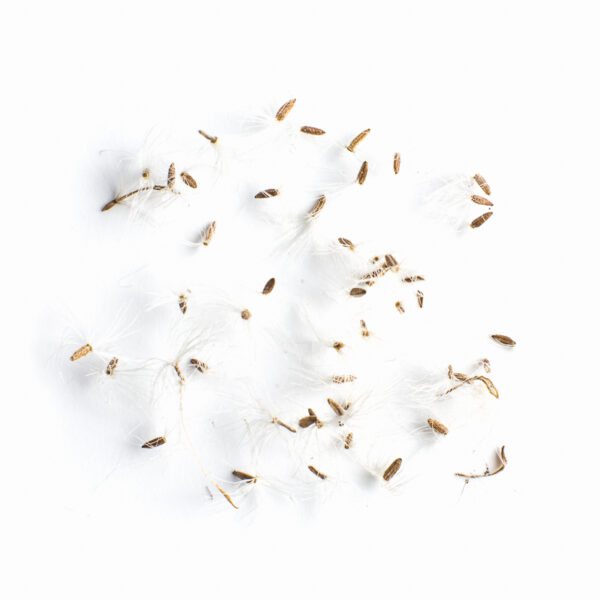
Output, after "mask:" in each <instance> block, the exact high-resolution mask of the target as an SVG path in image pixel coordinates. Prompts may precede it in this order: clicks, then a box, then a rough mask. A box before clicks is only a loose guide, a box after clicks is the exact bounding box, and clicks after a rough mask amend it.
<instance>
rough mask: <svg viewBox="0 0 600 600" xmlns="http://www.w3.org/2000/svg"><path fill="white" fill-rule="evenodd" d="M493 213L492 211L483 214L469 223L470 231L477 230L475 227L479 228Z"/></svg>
mask: <svg viewBox="0 0 600 600" xmlns="http://www.w3.org/2000/svg"><path fill="white" fill-rule="evenodd" d="M493 214H494V213H493V212H492V211H490V212H486V213H483V214H482V215H480V216H479V217H477V218H476V219H473V220H472V221H471V229H477V227H481V226H482V225H483V224H484V223H485V222H486V221H487V220H488V219H489V218H490V217H491V216H492V215H493Z"/></svg>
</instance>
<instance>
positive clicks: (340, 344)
mask: <svg viewBox="0 0 600 600" xmlns="http://www.w3.org/2000/svg"><path fill="white" fill-rule="evenodd" d="M343 347H344V343H343V342H333V348H334V349H335V350H337V351H338V352H341V351H342V348H343Z"/></svg>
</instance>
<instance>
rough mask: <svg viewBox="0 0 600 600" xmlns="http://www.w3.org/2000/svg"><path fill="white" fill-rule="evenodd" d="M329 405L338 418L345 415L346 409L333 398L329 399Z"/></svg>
mask: <svg viewBox="0 0 600 600" xmlns="http://www.w3.org/2000/svg"><path fill="white" fill-rule="evenodd" d="M327 403H328V404H329V406H330V407H331V410H332V411H333V412H334V413H335V414H336V415H337V416H338V417H341V416H342V415H343V414H344V409H343V408H342V407H341V406H340V405H339V404H338V403H337V402H336V401H335V400H334V399H333V398H327Z"/></svg>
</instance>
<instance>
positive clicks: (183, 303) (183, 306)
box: [179, 294, 188, 315]
mask: <svg viewBox="0 0 600 600" xmlns="http://www.w3.org/2000/svg"><path fill="white" fill-rule="evenodd" d="M187 309H188V304H187V296H186V295H185V294H180V295H179V310H181V312H182V313H183V314H184V315H185V313H186V312H187Z"/></svg>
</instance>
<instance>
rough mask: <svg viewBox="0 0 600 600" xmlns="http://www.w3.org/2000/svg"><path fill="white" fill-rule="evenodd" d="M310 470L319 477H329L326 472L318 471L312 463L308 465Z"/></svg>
mask: <svg viewBox="0 0 600 600" xmlns="http://www.w3.org/2000/svg"><path fill="white" fill-rule="evenodd" d="M308 470H309V471H310V472H311V473H313V474H314V475H316V476H317V477H318V478H319V479H327V475H325V473H321V471H317V469H315V468H314V467H313V466H312V465H308Z"/></svg>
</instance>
